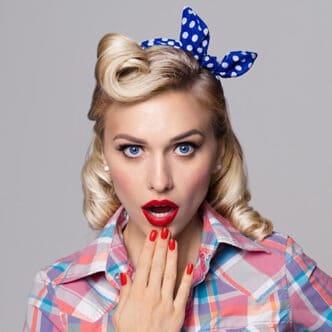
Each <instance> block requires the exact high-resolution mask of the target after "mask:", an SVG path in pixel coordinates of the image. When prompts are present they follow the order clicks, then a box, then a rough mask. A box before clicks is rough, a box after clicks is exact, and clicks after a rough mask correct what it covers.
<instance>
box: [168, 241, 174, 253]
mask: <svg viewBox="0 0 332 332" xmlns="http://www.w3.org/2000/svg"><path fill="white" fill-rule="evenodd" d="M168 248H169V250H174V249H175V240H174V239H170V240H169V242H168Z"/></svg>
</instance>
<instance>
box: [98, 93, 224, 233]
mask: <svg viewBox="0 0 332 332" xmlns="http://www.w3.org/2000/svg"><path fill="white" fill-rule="evenodd" d="M103 148H104V157H105V162H106V163H107V165H108V166H109V168H110V171H109V172H110V175H111V178H112V181H113V185H114V189H115V192H116V194H117V196H118V198H119V200H120V201H121V203H122V204H123V205H124V207H125V209H126V210H127V212H128V214H129V223H134V225H135V227H136V228H137V229H138V230H139V231H141V232H142V233H144V234H147V233H148V232H150V230H151V229H152V228H158V227H163V226H167V227H168V228H169V229H170V231H171V233H172V235H173V236H174V237H176V236H177V235H179V234H180V233H181V231H183V230H184V228H185V227H186V226H187V225H188V224H189V223H190V222H191V221H192V220H193V219H194V218H197V210H198V208H199V207H200V205H201V203H202V202H203V201H204V199H205V196H206V193H207V190H208V187H209V182H210V177H211V174H212V173H213V172H214V171H215V167H216V156H217V152H218V151H217V141H216V139H215V137H214V135H213V130H212V126H211V112H210V111H209V110H207V109H204V108H203V107H202V106H201V105H200V104H199V103H198V102H197V101H196V99H195V98H194V97H193V96H191V95H190V94H189V93H185V92H167V93H163V94H160V95H158V96H156V97H153V98H151V99H149V100H147V101H144V102H140V103H137V104H134V105H129V106H128V105H127V106H126V105H112V106H111V107H110V108H109V109H108V110H107V112H106V115H105V132H104V147H103ZM134 225H133V226H134Z"/></svg>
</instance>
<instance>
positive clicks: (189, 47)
mask: <svg viewBox="0 0 332 332" xmlns="http://www.w3.org/2000/svg"><path fill="white" fill-rule="evenodd" d="M186 49H187V51H192V50H193V49H194V48H193V46H192V45H190V44H189V45H187V47H186Z"/></svg>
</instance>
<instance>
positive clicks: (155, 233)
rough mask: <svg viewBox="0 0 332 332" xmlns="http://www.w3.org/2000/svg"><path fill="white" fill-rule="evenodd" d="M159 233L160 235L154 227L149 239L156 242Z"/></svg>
mask: <svg viewBox="0 0 332 332" xmlns="http://www.w3.org/2000/svg"><path fill="white" fill-rule="evenodd" d="M157 235H158V232H157V231H156V230H155V229H153V230H152V231H151V232H150V236H149V239H150V241H151V242H154V241H155V240H156V238H157Z"/></svg>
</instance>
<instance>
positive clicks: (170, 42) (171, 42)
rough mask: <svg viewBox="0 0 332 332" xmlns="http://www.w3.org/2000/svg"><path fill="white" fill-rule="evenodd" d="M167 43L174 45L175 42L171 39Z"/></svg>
mask: <svg viewBox="0 0 332 332" xmlns="http://www.w3.org/2000/svg"><path fill="white" fill-rule="evenodd" d="M167 44H168V45H170V46H173V45H174V44H175V43H174V41H173V40H169V41H168V42H167Z"/></svg>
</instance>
